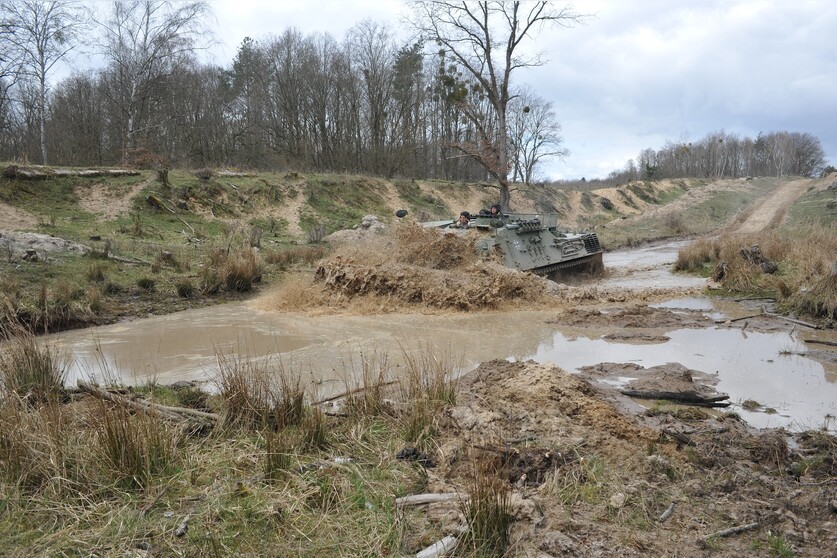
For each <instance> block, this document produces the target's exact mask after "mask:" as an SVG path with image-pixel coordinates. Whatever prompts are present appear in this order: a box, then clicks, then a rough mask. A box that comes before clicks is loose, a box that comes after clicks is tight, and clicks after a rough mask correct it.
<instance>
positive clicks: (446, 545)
mask: <svg viewBox="0 0 837 558" xmlns="http://www.w3.org/2000/svg"><path fill="white" fill-rule="evenodd" d="M458 542H459V541H458V540H457V539H456V537H453V536H451V535H448V536H447V537H445V538H444V539H440V540H438V541H436V542H435V543H433V544H431V545H430V546H428V547H427V548H425V549H424V550H422V551H421V552H419V553H418V554H416V558H436V557H437V556H444V555H445V554H447V553H448V552H450V551H451V550H453V549H454V548H456V544H457V543H458Z"/></svg>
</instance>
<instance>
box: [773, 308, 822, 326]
mask: <svg viewBox="0 0 837 558" xmlns="http://www.w3.org/2000/svg"><path fill="white" fill-rule="evenodd" d="M765 315H766V316H771V317H773V318H779V319H780V320H785V321H786V322H790V323H792V324H796V325H801V326H805V327H810V328H811V329H820V326H818V325H817V324H812V323H809V322H803V321H802V320H797V319H795V318H788V317H787V316H783V315H781V314H773V313H771V312H765Z"/></svg>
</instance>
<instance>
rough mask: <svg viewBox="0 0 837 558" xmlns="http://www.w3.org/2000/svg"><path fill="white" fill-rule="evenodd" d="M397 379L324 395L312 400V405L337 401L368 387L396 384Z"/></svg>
mask: <svg viewBox="0 0 837 558" xmlns="http://www.w3.org/2000/svg"><path fill="white" fill-rule="evenodd" d="M397 383H398V380H393V381H391V382H384V383H382V384H375V385H374V386H364V387H359V388H355V389H350V390H349V391H345V392H343V393H338V394H337V395H332V396H331V397H326V398H325V399H320V400H319V401H314V403H312V405H323V404H325V403H331V402H332V401H337V400H338V399H343V398H344V397H350V396H352V395H355V394H357V393H362V392H364V391H366V390H368V389H377V388H382V387H387V386H391V385H393V384H397Z"/></svg>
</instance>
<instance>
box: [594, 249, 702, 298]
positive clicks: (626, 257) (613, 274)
mask: <svg viewBox="0 0 837 558" xmlns="http://www.w3.org/2000/svg"><path fill="white" fill-rule="evenodd" d="M689 242H690V241H677V242H666V243H661V244H651V245H648V246H643V247H641V248H636V249H633V250H620V251H617V252H608V253H605V254H604V256H603V260H604V265H605V269H607V270H608V271H609V273H608V276H607V277H606V278H605V279H603V280H602V281H601V282H600V283H599V284H600V286H601V287H603V288H619V289H627V290H632V291H635V290H642V289H649V288H693V287H695V288H699V287H703V286H705V285H706V279H704V278H702V277H695V276H692V275H686V274H679V273H678V274H674V273H672V272H671V267H672V264H673V263H674V262H675V261H676V260H677V252H678V251H679V250H680V249H681V248H683V247H685V246H687V245H688V244H689Z"/></svg>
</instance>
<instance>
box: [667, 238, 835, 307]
mask: <svg viewBox="0 0 837 558" xmlns="http://www.w3.org/2000/svg"><path fill="white" fill-rule="evenodd" d="M754 254H755V256H754ZM835 254H837V234H835V231H834V228H833V227H822V226H820V227H814V228H811V229H809V230H806V231H795V230H793V231H790V230H782V231H777V230H771V231H763V232H760V233H754V234H748V235H729V236H724V237H718V238H711V239H709V238H702V239H699V240H698V241H696V242H694V243H692V244H691V245H689V246H688V247H686V248H684V249H683V250H681V251H680V253H679V254H678V259H677V263H676V266H675V267H676V269H678V270H687V271H703V272H704V273H709V274H711V275H713V277H714V278H716V280H718V281H720V282H721V284H722V285H723V288H724V289H725V290H727V291H729V292H736V293H756V294H761V295H767V296H772V297H774V298H776V299H777V300H778V302H779V304H780V306H781V307H782V308H783V309H784V310H785V311H787V312H802V313H805V314H807V315H810V316H813V317H816V318H825V319H830V320H834V319H835V318H837V280H835V277H837V273H832V271H833V266H834V265H835V262H837V260H835ZM765 262H769V264H768V263H765Z"/></svg>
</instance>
